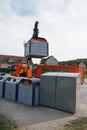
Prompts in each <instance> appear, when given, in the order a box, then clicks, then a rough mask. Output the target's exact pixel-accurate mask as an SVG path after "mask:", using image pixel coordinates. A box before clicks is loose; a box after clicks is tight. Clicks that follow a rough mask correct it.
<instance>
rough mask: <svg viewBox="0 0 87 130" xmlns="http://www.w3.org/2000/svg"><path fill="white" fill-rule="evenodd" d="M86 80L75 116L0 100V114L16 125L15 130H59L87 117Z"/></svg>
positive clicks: (46, 108) (82, 86) (41, 107)
mask: <svg viewBox="0 0 87 130" xmlns="http://www.w3.org/2000/svg"><path fill="white" fill-rule="evenodd" d="M86 95H87V80H85V83H84V84H83V85H81V99H80V102H81V103H80V109H79V110H78V112H77V113H75V114H70V113H68V112H63V111H59V110H55V109H52V108H48V107H43V106H39V107H28V106H25V105H22V104H18V103H16V102H13V101H9V100H6V99H2V98H0V112H1V113H2V114H3V115H5V116H6V117H7V119H10V120H11V121H12V122H13V123H15V124H16V125H17V127H18V128H17V130H61V129H62V128H63V127H64V125H65V124H67V123H68V122H69V121H71V120H75V119H78V118H79V117H86V115H87V96H86Z"/></svg>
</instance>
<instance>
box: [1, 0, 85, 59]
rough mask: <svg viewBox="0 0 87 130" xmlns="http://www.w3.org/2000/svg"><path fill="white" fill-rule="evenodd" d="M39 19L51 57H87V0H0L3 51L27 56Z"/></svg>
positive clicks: (8, 53) (2, 52) (41, 32)
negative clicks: (28, 43)
mask: <svg viewBox="0 0 87 130" xmlns="http://www.w3.org/2000/svg"><path fill="white" fill-rule="evenodd" d="M37 20H38V21H39V26H38V28H39V37H44V38H45V39H46V40H47V41H48V43H49V56H51V55H53V56H54V57H55V58H57V60H58V61H66V60H73V59H79V58H87V0H0V54H4V55H16V56H24V42H27V41H28V40H29V39H30V38H31V37H32V34H33V28H34V23H35V21H37Z"/></svg>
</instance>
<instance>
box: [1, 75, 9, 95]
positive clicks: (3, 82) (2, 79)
mask: <svg viewBox="0 0 87 130" xmlns="http://www.w3.org/2000/svg"><path fill="white" fill-rule="evenodd" d="M6 78H7V77H5V76H0V97H4V90H5V80H6Z"/></svg>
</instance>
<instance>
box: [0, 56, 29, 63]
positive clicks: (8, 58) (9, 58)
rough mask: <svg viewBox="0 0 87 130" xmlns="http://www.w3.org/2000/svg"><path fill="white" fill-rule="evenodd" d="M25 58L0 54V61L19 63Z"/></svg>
mask: <svg viewBox="0 0 87 130" xmlns="http://www.w3.org/2000/svg"><path fill="white" fill-rule="evenodd" d="M26 60H27V59H26V58H25V57H23V56H12V55H0V63H20V62H22V61H25V62H26Z"/></svg>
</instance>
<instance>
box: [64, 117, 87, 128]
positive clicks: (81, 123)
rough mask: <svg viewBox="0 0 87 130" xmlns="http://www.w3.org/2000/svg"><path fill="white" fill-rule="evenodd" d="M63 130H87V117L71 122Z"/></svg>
mask: <svg viewBox="0 0 87 130" xmlns="http://www.w3.org/2000/svg"><path fill="white" fill-rule="evenodd" d="M63 130H87V117H83V118H79V119H76V120H74V121H71V122H70V123H69V124H67V125H65V126H64V129H63Z"/></svg>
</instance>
